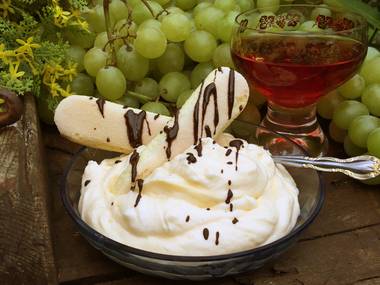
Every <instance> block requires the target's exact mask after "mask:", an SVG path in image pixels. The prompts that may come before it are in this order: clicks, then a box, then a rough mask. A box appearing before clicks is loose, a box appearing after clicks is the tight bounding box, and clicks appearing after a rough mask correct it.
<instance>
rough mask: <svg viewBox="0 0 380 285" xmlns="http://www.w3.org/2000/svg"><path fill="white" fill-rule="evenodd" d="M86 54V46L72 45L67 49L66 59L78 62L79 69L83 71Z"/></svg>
mask: <svg viewBox="0 0 380 285" xmlns="http://www.w3.org/2000/svg"><path fill="white" fill-rule="evenodd" d="M85 54H86V51H85V50H84V48H82V47H80V46H70V47H69V48H68V49H67V51H66V59H68V60H69V61H71V62H73V63H76V64H77V71H78V72H81V71H83V70H84V65H83V58H84V55H85Z"/></svg>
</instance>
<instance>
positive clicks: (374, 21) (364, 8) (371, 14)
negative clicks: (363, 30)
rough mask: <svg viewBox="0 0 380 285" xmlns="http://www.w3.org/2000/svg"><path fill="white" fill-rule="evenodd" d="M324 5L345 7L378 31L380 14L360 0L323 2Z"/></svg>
mask: <svg viewBox="0 0 380 285" xmlns="http://www.w3.org/2000/svg"><path fill="white" fill-rule="evenodd" d="M324 3H325V4H327V5H329V6H335V7H345V8H348V9H350V10H352V11H355V12H357V13H359V14H361V15H363V16H364V17H365V18H366V19H367V21H368V23H370V24H371V25H372V26H374V27H375V28H377V29H380V12H379V11H378V10H377V9H376V8H375V7H371V6H370V5H368V4H366V3H364V2H362V1H361V0H325V1H324Z"/></svg>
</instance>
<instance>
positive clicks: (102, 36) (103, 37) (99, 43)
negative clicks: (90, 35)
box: [94, 32, 123, 52]
mask: <svg viewBox="0 0 380 285" xmlns="http://www.w3.org/2000/svg"><path fill="white" fill-rule="evenodd" d="M107 43H108V35H107V32H101V33H99V34H98V35H97V36H96V38H95V42H94V47H97V48H100V49H104V47H106V44H107ZM113 45H114V47H115V49H118V48H120V47H121V46H122V45H123V41H122V40H121V39H120V40H116V41H113ZM105 50H106V51H107V52H111V50H112V47H111V44H108V45H107V47H106V48H105Z"/></svg>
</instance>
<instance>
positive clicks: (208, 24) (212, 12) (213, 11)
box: [194, 6, 224, 36]
mask: <svg viewBox="0 0 380 285" xmlns="http://www.w3.org/2000/svg"><path fill="white" fill-rule="evenodd" d="M223 17H224V13H223V11H222V10H220V9H218V8H215V7H213V6H210V7H208V8H206V9H204V10H201V11H199V12H198V13H197V14H196V15H195V17H194V21H195V26H196V27H197V29H198V30H205V31H207V32H209V33H211V34H213V35H214V36H217V32H216V31H217V25H215V23H219V22H220V21H221V19H223Z"/></svg>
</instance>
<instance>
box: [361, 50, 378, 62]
mask: <svg viewBox="0 0 380 285" xmlns="http://www.w3.org/2000/svg"><path fill="white" fill-rule="evenodd" d="M377 56H380V52H379V51H378V50H377V49H376V48H374V47H368V49H367V55H366V57H365V59H364V63H367V62H369V61H370V60H372V59H374V58H375V57H377Z"/></svg>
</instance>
